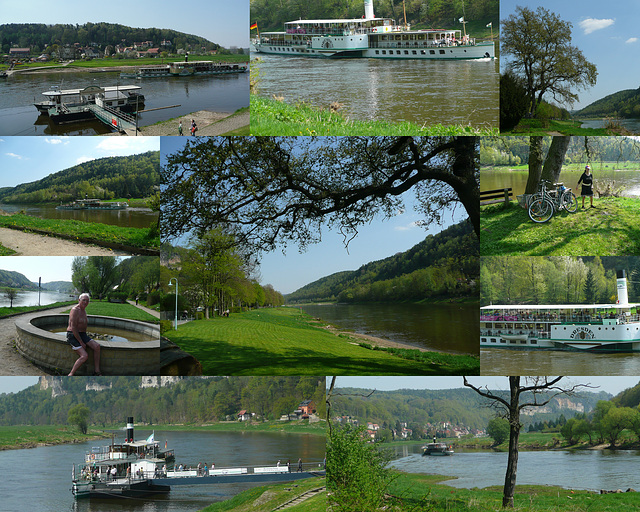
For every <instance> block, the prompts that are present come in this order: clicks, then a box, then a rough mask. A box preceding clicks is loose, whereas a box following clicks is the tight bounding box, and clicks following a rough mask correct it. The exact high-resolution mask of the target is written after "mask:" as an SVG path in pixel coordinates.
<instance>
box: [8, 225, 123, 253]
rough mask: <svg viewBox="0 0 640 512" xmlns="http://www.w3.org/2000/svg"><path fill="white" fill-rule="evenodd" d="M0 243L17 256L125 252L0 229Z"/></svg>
mask: <svg viewBox="0 0 640 512" xmlns="http://www.w3.org/2000/svg"><path fill="white" fill-rule="evenodd" d="M0 243H1V244H2V245H4V246H5V247H6V248H8V249H13V250H14V251H16V252H17V256H125V255H129V253H128V252H125V251H117V250H114V249H107V248H106V247H100V246H97V245H87V244H81V243H78V242H71V241H70V240H62V239H61V238H55V237H52V236H44V235H36V234H34V233H25V232H24V231H17V230H15V229H8V228H0Z"/></svg>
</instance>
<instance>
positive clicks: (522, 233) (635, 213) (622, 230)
mask: <svg viewBox="0 0 640 512" xmlns="http://www.w3.org/2000/svg"><path fill="white" fill-rule="evenodd" d="M585 204H586V206H587V208H586V209H583V208H582V207H581V205H582V202H581V200H580V198H578V211H577V212H576V213H568V212H565V211H562V212H560V213H556V214H555V215H553V216H552V217H551V219H550V220H549V221H548V222H545V223H542V224H538V223H535V222H533V221H532V220H531V219H530V218H529V216H528V214H527V211H526V210H525V209H524V208H520V207H519V206H518V203H516V202H513V201H512V202H511V203H510V204H509V206H508V207H507V208H505V207H504V206H503V205H502V204H498V205H489V206H482V207H480V229H481V232H482V235H481V237H480V253H481V254H482V255H483V256H489V255H500V254H521V255H523V256H595V255H598V256H624V255H628V254H640V229H639V228H638V218H640V199H636V198H630V197H603V198H595V199H594V200H593V205H594V208H589V203H588V200H587V202H586V203H585Z"/></svg>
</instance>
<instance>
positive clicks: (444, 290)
mask: <svg viewBox="0 0 640 512" xmlns="http://www.w3.org/2000/svg"><path fill="white" fill-rule="evenodd" d="M478 251H479V247H478V239H477V238H476V236H475V233H474V232H473V227H472V225H471V223H470V222H469V221H463V222H461V223H459V224H456V225H454V226H451V227H449V228H447V229H445V230H444V231H442V232H441V233H438V234H437V235H429V236H427V238H426V239H425V240H424V241H422V242H420V243H419V244H416V245H415V246H414V247H412V248H411V249H409V250H408V251H406V252H403V253H398V254H395V255H394V256H390V257H389V258H385V259H383V260H379V261H374V262H371V263H367V264H366V265H363V266H362V267H360V268H359V269H358V270H354V271H344V272H338V273H336V274H332V275H330V276H327V277H323V278H322V279H319V280H317V281H314V282H313V283H310V284H308V285H306V286H303V287H302V288H300V289H299V290H296V291H295V292H293V293H291V294H289V295H287V296H286V297H285V299H286V300H287V302H288V303H294V302H302V301H325V300H329V301H334V300H338V301H339V302H367V301H380V302H393V301H404V300H422V299H429V298H439V297H459V296H469V295H472V294H473V293H474V290H475V284H474V283H473V281H474V280H475V279H476V278H477V277H478V275H479V252H478Z"/></svg>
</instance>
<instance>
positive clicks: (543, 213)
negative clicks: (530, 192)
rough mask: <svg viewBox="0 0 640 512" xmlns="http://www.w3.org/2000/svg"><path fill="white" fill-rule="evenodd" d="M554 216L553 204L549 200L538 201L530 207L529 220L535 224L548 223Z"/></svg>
mask: <svg viewBox="0 0 640 512" xmlns="http://www.w3.org/2000/svg"><path fill="white" fill-rule="evenodd" d="M552 215H553V203H552V202H551V201H549V200H548V199H546V198H545V199H536V200H535V201H533V202H532V203H531V204H530V205H529V218H530V219H531V220H532V221H533V222H547V221H548V220H549V219H550V218H551V216H552Z"/></svg>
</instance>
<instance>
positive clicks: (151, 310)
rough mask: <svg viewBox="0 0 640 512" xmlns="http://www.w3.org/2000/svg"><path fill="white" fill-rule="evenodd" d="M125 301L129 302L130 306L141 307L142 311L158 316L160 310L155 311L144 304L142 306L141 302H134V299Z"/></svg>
mask: <svg viewBox="0 0 640 512" xmlns="http://www.w3.org/2000/svg"><path fill="white" fill-rule="evenodd" d="M127 302H128V303H129V304H131V305H132V306H135V307H136V308H138V309H141V310H142V311H146V312H147V313H149V314H150V315H152V316H154V317H156V318H160V312H159V311H155V310H154V309H149V308H147V307H145V306H143V305H142V304H136V301H135V300H127Z"/></svg>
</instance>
